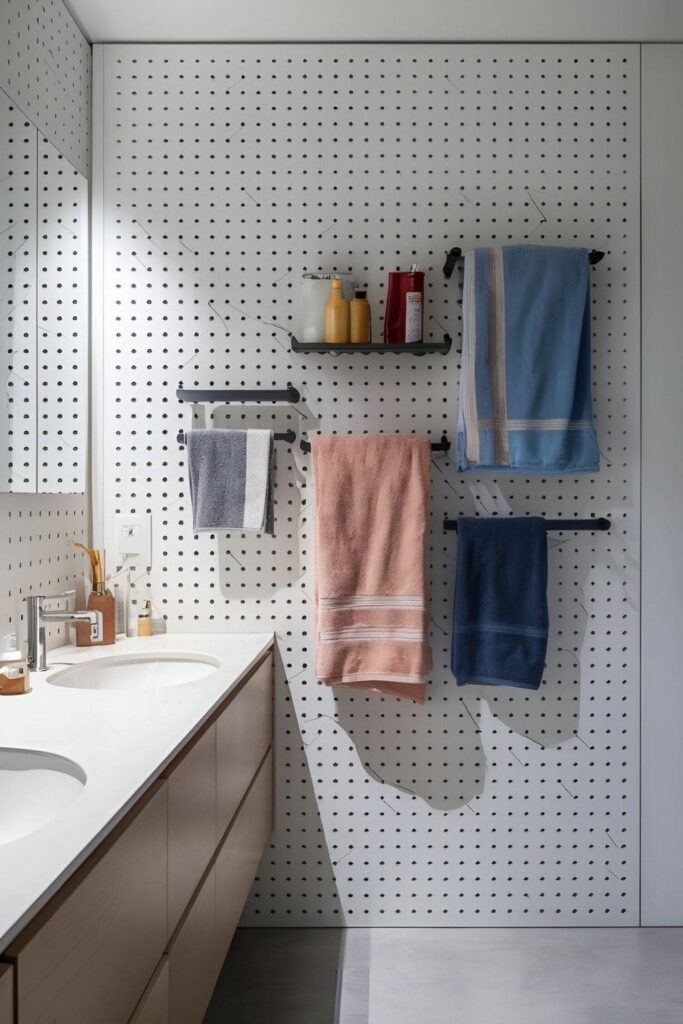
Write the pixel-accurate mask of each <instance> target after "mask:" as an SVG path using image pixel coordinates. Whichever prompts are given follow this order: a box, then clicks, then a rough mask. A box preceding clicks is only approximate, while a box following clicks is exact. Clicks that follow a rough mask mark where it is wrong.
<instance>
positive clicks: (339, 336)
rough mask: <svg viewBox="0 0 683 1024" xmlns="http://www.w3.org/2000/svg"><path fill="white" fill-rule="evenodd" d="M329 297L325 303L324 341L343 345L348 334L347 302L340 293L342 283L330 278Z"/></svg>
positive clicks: (348, 313)
mask: <svg viewBox="0 0 683 1024" xmlns="http://www.w3.org/2000/svg"><path fill="white" fill-rule="evenodd" d="M331 284H332V287H331V288H330V297H329V299H328V300H327V302H326V303H325V341H326V342H327V344H328V345H345V344H346V343H347V342H348V341H349V335H350V311H349V302H348V300H347V299H345V298H344V297H343V295H342V283H341V280H340V279H339V278H338V277H333V278H332V282H331Z"/></svg>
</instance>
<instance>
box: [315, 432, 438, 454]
mask: <svg viewBox="0 0 683 1024" xmlns="http://www.w3.org/2000/svg"><path fill="white" fill-rule="evenodd" d="M450 447H451V442H450V441H449V440H448V438H447V437H446V435H445V434H443V435H442V437H441V440H440V441H432V451H433V452H447V451H449V450H450ZM310 450H311V442H310V441H302V442H301V451H302V452H310Z"/></svg>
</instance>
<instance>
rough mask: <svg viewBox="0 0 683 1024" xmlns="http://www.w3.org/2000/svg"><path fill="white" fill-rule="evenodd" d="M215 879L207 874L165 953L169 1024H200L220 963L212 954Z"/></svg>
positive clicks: (214, 934) (214, 942)
mask: <svg viewBox="0 0 683 1024" xmlns="http://www.w3.org/2000/svg"><path fill="white" fill-rule="evenodd" d="M215 922H216V876H215V871H214V869H213V868H211V870H210V871H209V873H208V874H207V876H206V878H205V880H204V882H203V884H202V886H201V888H200V889H199V891H198V892H197V894H196V896H195V898H194V901H193V903H192V905H191V907H190V909H189V910H188V912H187V915H186V916H185V917H184V918H183V920H182V922H181V925H180V927H179V928H178V930H177V932H176V933H175V935H174V936H173V940H172V942H171V945H170V947H169V950H168V964H169V993H170V1014H169V1020H170V1024H201V1022H202V1020H203V1019H204V1014H205V1013H206V1008H207V1006H208V1005H209V1001H210V999H211V994H212V992H213V988H214V985H215V984H216V978H217V977H218V971H219V968H220V964H219V963H218V957H217V952H216V923H215Z"/></svg>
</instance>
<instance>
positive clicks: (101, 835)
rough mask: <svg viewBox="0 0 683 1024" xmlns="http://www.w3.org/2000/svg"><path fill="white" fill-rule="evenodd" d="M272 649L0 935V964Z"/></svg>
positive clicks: (267, 645) (268, 647)
mask: <svg viewBox="0 0 683 1024" xmlns="http://www.w3.org/2000/svg"><path fill="white" fill-rule="evenodd" d="M274 649H275V636H274V635H272V634H269V636H268V639H267V640H266V641H265V642H264V644H263V646H262V647H260V649H259V650H258V651H257V652H256V653H255V654H254V656H253V657H252V658H251V659H250V661H249V662H248V663H247V664H246V665H245V667H244V668H243V669H242V671H241V672H239V674H238V675H237V676H235V677H234V678H233V679H231V680H230V684H229V685H228V686H226V688H225V690H223V692H222V694H220V696H219V697H217V698H216V700H215V701H214V702H213V704H212V705H211V707H210V708H209V709H208V710H207V711H206V712H205V713H204V714H203V715H202V716H201V717H200V718H198V719H197V720H196V722H194V724H193V725H192V726H191V727H190V728H189V730H188V732H187V733H186V734H185V736H184V737H183V738H182V739H181V740H180V741H179V742H178V743H177V744H176V746H175V747H174V748H173V750H172V751H171V753H170V754H168V755H167V756H166V757H165V758H163V759H162V760H161V761H160V762H159V764H158V765H157V767H156V768H155V769H154V772H153V773H152V774H151V775H149V776H148V777H147V779H146V780H145V781H144V782H142V783H141V785H140V786H139V787H138V788H137V789H136V790H135V792H134V793H133V794H132V795H131V796H130V797H129V798H128V800H126V801H125V803H124V804H122V805H121V806H120V807H119V808H118V810H117V811H115V812H114V814H113V815H112V817H111V818H110V819H109V820H108V821H107V823H106V825H105V826H104V827H103V828H101V829H100V830H99V832H98V833H97V834H96V835H95V836H94V837H93V838H92V839H91V840H90V841H89V842H88V843H86V844H85V846H83V848H82V849H81V850H80V851H79V853H78V854H76V856H75V857H74V858H73V860H72V861H70V862H69V864H68V866H67V867H66V868H64V870H63V871H61V872H60V873H59V875H57V876H56V877H55V879H54V880H53V881H52V882H51V883H50V885H48V886H47V887H46V888H45V889H44V890H43V892H42V893H41V894H40V896H38V897H37V898H36V899H35V900H34V902H33V903H32V904H31V905H30V906H29V907H28V908H27V910H26V911H25V912H24V913H23V914H22V915H21V916H20V917H19V918H18V919H17V920H16V921H15V922H14V924H13V925H12V926H11V927H10V928H8V929H7V930H6V931H5V932H4V933H2V934H0V963H13V960H12V958H11V957H7V956H6V950H7V947H8V946H10V945H11V944H12V943H13V942H14V940H15V939H16V938H17V937H18V936H19V935H20V934H21V932H22V931H23V930H24V929H25V928H26V927H27V925H29V924H30V923H31V921H32V920H33V918H34V917H35V916H36V915H37V914H38V913H39V912H40V911H41V910H43V908H44V907H45V906H47V904H48V903H49V901H50V900H51V899H52V897H53V896H55V895H56V894H57V893H58V892H59V890H60V889H61V888H62V886H63V885H64V884H65V883H66V882H68V880H69V879H70V878H71V877H72V876H73V875H74V874H75V872H76V871H77V870H78V869H79V868H80V867H81V866H82V865H83V864H84V863H85V861H86V860H87V859H88V857H89V856H90V854H91V853H93V852H94V851H95V850H96V849H97V847H98V846H100V844H101V843H102V842H103V841H104V840H105V839H106V838H107V836H109V835H110V834H111V833H112V832H113V831H114V829H115V828H116V826H117V825H118V824H119V823H120V822H121V821H122V820H123V819H124V818H125V816H126V815H127V814H128V813H129V811H131V810H132V809H133V807H134V806H135V804H136V803H138V801H139V800H141V799H142V797H143V796H144V795H145V793H146V792H147V791H148V790H149V789H150V788H151V787H152V786H153V785H154V783H155V782H156V781H157V779H159V777H160V776H161V774H162V773H163V772H164V770H165V769H166V768H167V767H168V765H169V764H171V762H172V761H173V760H174V759H175V758H176V757H177V756H178V754H179V753H180V751H181V750H182V749H183V748H184V747H186V746H187V744H188V743H189V742H190V741H191V740H192V738H193V737H194V736H196V734H197V733H198V732H199V731H200V729H201V728H202V726H203V725H204V724H205V723H206V722H207V721H208V720H209V719H210V718H211V716H212V715H213V714H214V712H215V711H216V709H217V708H218V707H219V706H220V705H221V704H222V703H223V701H224V700H225V698H226V697H227V696H228V695H229V694H230V693H231V691H232V690H234V689H235V687H236V686H237V685H238V684H239V683H240V682H241V681H242V680H243V679H244V677H245V676H246V675H248V674H249V672H251V670H252V669H253V668H254V666H255V665H256V664H258V662H259V661H261V660H262V659H263V657H264V655H265V654H267V652H268V651H274Z"/></svg>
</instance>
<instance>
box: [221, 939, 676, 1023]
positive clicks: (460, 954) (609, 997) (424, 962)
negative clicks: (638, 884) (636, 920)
mask: <svg viewBox="0 0 683 1024" xmlns="http://www.w3.org/2000/svg"><path fill="white" fill-rule="evenodd" d="M247 1022H248V1024H294V1022H296V1024H682V1022H683V928H651V929H635V928H634V929H630V928H629V929H627V928H610V929H607V928H604V929H603V928H576V929H573V928H552V929H551V928H547V929H545V928H543V929H533V928H526V929H518V928H510V929H488V928H485V929H446V928H415V929H411V928H383V929H380V928H374V929H363V928H358V929H349V930H348V931H346V932H340V931H337V930H336V929H248V930H241V931H239V932H238V933H237V936H236V938H235V942H234V943H233V946H232V949H231V951H230V955H229V956H228V959H227V960H226V963H225V967H224V969H223V973H222V974H221V978H220V980H219V983H218V986H217V988H216V992H215V993H214V999H213V1002H212V1004H211V1007H210V1009H209V1012H208V1014H207V1016H206V1019H205V1024H247Z"/></svg>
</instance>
